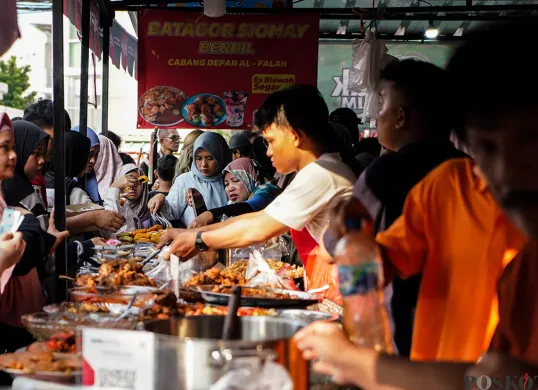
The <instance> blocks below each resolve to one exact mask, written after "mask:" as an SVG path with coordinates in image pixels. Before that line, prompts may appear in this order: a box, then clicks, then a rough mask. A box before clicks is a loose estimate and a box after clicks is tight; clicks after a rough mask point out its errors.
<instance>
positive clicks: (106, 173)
mask: <svg viewBox="0 0 538 390" xmlns="http://www.w3.org/2000/svg"><path fill="white" fill-rule="evenodd" d="M99 143H100V145H101V151H100V152H99V156H97V160H96V161H95V167H94V171H95V178H96V179H97V184H98V186H99V194H100V195H101V199H104V198H105V195H106V192H107V190H108V189H109V188H110V186H111V185H112V183H114V181H115V180H116V177H117V176H118V173H119V171H120V168H121V167H122V166H123V161H122V160H121V157H120V154H119V153H118V149H116V145H114V143H113V142H112V141H111V140H110V139H108V138H107V137H105V136H104V135H99Z"/></svg>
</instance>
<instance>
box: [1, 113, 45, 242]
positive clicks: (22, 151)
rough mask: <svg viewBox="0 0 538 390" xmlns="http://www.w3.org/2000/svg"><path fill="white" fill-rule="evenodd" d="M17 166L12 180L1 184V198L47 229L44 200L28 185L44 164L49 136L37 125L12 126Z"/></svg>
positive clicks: (23, 122)
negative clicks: (2, 196)
mask: <svg viewBox="0 0 538 390" xmlns="http://www.w3.org/2000/svg"><path fill="white" fill-rule="evenodd" d="M13 128H14V134H15V152H16V153H17V164H16V165H15V173H14V175H13V178H11V179H8V180H5V181H3V182H2V189H3V191H4V197H5V200H6V202H7V204H8V205H9V206H18V207H22V208H24V209H26V210H28V211H30V212H31V213H32V214H34V216H35V217H36V218H37V219H38V221H39V224H40V226H41V228H42V229H43V230H45V231H46V230H47V229H48V226H49V215H48V213H47V210H46V208H45V204H44V202H43V198H42V197H41V195H40V194H39V193H38V192H37V191H36V190H35V189H34V186H33V185H32V183H31V182H30V181H31V180H34V179H35V178H36V177H37V175H38V174H39V173H40V172H41V168H42V167H43V164H45V156H46V154H47V144H48V139H49V136H48V134H47V133H45V132H44V131H43V130H41V128H40V127H39V126H37V125H34V124H33V123H31V122H28V121H24V120H19V121H16V122H15V123H14V124H13Z"/></svg>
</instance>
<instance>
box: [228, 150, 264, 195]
mask: <svg viewBox="0 0 538 390" xmlns="http://www.w3.org/2000/svg"><path fill="white" fill-rule="evenodd" d="M227 172H229V173H231V174H232V175H233V176H235V177H236V178H238V179H239V180H241V183H243V185H244V186H245V188H246V189H247V192H248V196H250V195H251V194H252V193H253V192H254V190H255V189H256V188H257V187H258V174H257V172H256V169H255V168H254V162H253V161H252V159H250V158H248V157H241V158H238V159H237V160H234V161H232V162H231V163H229V164H228V165H227V166H226V168H224V171H223V172H222V174H223V177H224V176H225V175H226V173H227Z"/></svg>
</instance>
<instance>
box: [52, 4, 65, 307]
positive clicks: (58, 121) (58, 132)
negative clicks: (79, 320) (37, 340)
mask: <svg viewBox="0 0 538 390" xmlns="http://www.w3.org/2000/svg"><path fill="white" fill-rule="evenodd" d="M63 17H64V11H63V0H54V1H53V4H52V64H53V65H52V75H53V98H54V193H55V196H54V209H55V219H54V221H55V224H56V229H58V230H59V231H63V230H65V146H64V132H65V110H64V52H63V50H64V28H63V22H64V21H63ZM55 265H56V270H55V271H56V297H55V300H56V301H57V302H61V301H64V300H66V298H67V281H66V280H61V279H59V278H58V276H59V275H66V274H67V248H66V242H65V240H64V242H63V243H62V244H60V245H59V246H58V248H57V249H56V257H55Z"/></svg>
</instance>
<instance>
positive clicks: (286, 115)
mask: <svg viewBox="0 0 538 390" xmlns="http://www.w3.org/2000/svg"><path fill="white" fill-rule="evenodd" d="M273 123H275V124H276V125H279V126H289V127H291V128H292V129H294V130H296V131H301V132H303V133H305V134H306V135H307V136H308V137H309V138H311V139H313V140H314V141H315V142H316V143H317V144H318V145H320V146H322V145H325V142H326V139H325V138H326V133H327V128H328V127H329V109H328V108H327V104H326V103H325V100H323V96H321V94H320V93H319V90H318V89H317V87H315V86H313V85H296V86H293V87H290V88H286V89H282V90H280V91H277V92H273V93H272V94H270V95H269V96H268V97H267V99H265V102H264V103H263V105H262V106H261V107H260V109H259V110H258V111H257V112H256V115H255V116H254V125H255V126H256V127H257V128H259V129H260V130H261V131H264V130H265V129H266V128H268V127H269V126H271V125H272V124H273Z"/></svg>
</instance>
